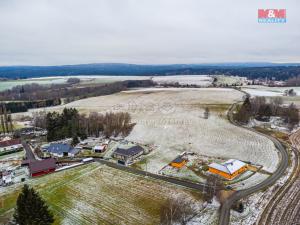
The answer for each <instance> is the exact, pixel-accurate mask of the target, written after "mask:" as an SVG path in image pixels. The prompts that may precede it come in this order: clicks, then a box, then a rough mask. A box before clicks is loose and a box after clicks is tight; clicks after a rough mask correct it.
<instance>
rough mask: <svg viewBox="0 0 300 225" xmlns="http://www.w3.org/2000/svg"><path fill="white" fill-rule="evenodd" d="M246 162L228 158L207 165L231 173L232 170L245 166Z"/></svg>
mask: <svg viewBox="0 0 300 225" xmlns="http://www.w3.org/2000/svg"><path fill="white" fill-rule="evenodd" d="M246 165H247V164H246V163H244V162H242V161H240V160H237V159H229V160H227V161H226V162H224V163H221V164H219V163H212V164H209V167H211V168H214V169H217V170H219V171H223V172H225V173H228V174H233V173H234V172H236V171H238V170H239V169H241V168H242V167H244V166H246Z"/></svg>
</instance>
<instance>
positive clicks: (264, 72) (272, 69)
mask: <svg viewBox="0 0 300 225" xmlns="http://www.w3.org/2000/svg"><path fill="white" fill-rule="evenodd" d="M176 74H200V75H201V74H227V75H239V76H247V77H249V78H258V77H262V78H263V77H269V78H271V77H276V78H277V79H281V80H284V79H287V78H289V77H293V76H296V75H300V64H275V63H268V62H262V63H260V62H258V63H219V64H170V65H137V64H121V63H100V64H80V65H64V66H3V67H0V78H8V79H17V78H33V77H47V76H70V75H73V76H76V75H119V76H122V75H153V76H155V75H176Z"/></svg>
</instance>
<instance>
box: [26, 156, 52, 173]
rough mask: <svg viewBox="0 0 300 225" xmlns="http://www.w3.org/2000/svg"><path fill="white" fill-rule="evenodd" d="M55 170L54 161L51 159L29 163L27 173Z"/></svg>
mask: <svg viewBox="0 0 300 225" xmlns="http://www.w3.org/2000/svg"><path fill="white" fill-rule="evenodd" d="M55 168H56V161H55V159H53V158H49V159H44V160H37V161H34V162H30V163H29V171H30V173H31V174H33V173H38V172H41V171H44V170H49V169H55Z"/></svg>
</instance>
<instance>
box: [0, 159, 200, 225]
mask: <svg viewBox="0 0 300 225" xmlns="http://www.w3.org/2000/svg"><path fill="white" fill-rule="evenodd" d="M112 178H113V179H112ZM30 185H32V186H34V187H35V188H36V189H37V190H38V191H39V193H41V194H42V196H43V198H44V199H45V200H46V201H47V202H48V204H49V205H50V208H51V210H52V211H53V213H54V214H55V217H56V224H126V225H127V224H128V225H129V224H149V225H150V224H158V223H159V211H160V206H161V205H162V204H163V203H164V201H165V200H166V199H167V198H170V197H175V196H178V195H182V196H184V197H186V198H187V199H191V200H193V201H195V202H197V203H198V204H200V203H201V202H202V201H201V196H200V194H198V193H196V192H191V191H189V190H186V189H183V188H179V187H175V186H173V185H170V184H168V183H163V182H159V181H154V180H151V179H145V178H142V177H139V176H136V175H132V174H129V173H126V172H122V171H119V170H116V169H113V168H109V167H106V166H104V165H101V164H98V163H92V164H89V165H85V166H81V167H77V168H74V169H70V170H66V171H62V172H58V173H54V174H51V175H47V176H45V177H41V178H36V179H32V180H31V181H30ZM19 188H20V185H18V186H17V188H16V186H14V187H8V188H7V190H6V191H5V192H1V191H0V199H2V204H3V206H4V207H3V208H1V209H0V223H1V217H2V219H3V218H4V217H5V213H7V212H9V210H10V209H12V208H13V207H14V202H15V200H16V197H17V194H18V191H19ZM8 214H9V213H8ZM2 222H3V220H2Z"/></svg>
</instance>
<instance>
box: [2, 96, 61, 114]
mask: <svg viewBox="0 0 300 225" xmlns="http://www.w3.org/2000/svg"><path fill="white" fill-rule="evenodd" d="M3 104H4V105H5V107H6V109H7V110H8V111H10V112H11V113H18V112H27V110H28V109H34V108H42V107H49V106H56V105H60V104H61V100H60V99H48V100H38V101H24V102H7V103H3Z"/></svg>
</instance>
